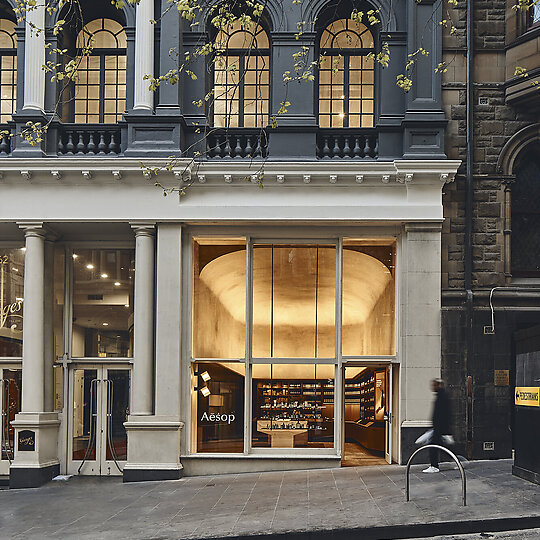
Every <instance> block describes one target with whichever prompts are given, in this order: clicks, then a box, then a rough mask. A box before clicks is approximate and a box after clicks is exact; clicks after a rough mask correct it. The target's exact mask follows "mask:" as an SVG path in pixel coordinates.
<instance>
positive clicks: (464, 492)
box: [405, 444, 467, 506]
mask: <svg viewBox="0 0 540 540" xmlns="http://www.w3.org/2000/svg"><path fill="white" fill-rule="evenodd" d="M425 448H437V449H439V450H442V451H443V452H446V453H447V454H448V455H449V456H450V457H451V458H452V459H453V460H454V461H455V462H456V465H457V466H458V469H459V472H460V474H461V502H462V503H463V506H467V481H466V479H465V470H464V469H463V466H462V465H461V462H460V461H459V458H458V457H457V456H456V454H454V452H452V451H451V450H448V448H445V447H444V446H440V445H438V444H426V445H425V446H421V447H420V448H418V449H417V450H415V451H414V452H413V453H412V455H411V457H410V458H409V460H408V461H407V471H406V477H405V496H406V501H407V502H409V500H410V481H409V473H410V469H411V463H412V460H413V458H414V456H416V454H418V452H421V451H422V450H424V449H425Z"/></svg>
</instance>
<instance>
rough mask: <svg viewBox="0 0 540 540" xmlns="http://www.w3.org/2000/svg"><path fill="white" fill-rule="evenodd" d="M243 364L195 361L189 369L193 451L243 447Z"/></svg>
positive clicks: (235, 450)
mask: <svg viewBox="0 0 540 540" xmlns="http://www.w3.org/2000/svg"><path fill="white" fill-rule="evenodd" d="M244 380H245V366H244V364H241V363H239V362H219V363H218V362H198V363H195V364H193V372H192V383H193V384H192V394H191V395H192V398H191V399H192V430H191V432H192V438H193V441H192V448H195V449H196V450H195V451H196V452H218V453H239V452H243V451H244V396H245V384H244Z"/></svg>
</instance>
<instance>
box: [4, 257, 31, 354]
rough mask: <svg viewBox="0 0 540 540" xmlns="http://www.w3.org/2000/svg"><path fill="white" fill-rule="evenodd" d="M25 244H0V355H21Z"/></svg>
mask: <svg viewBox="0 0 540 540" xmlns="http://www.w3.org/2000/svg"><path fill="white" fill-rule="evenodd" d="M24 252H25V248H20V249H2V248H0V357H3V356H4V357H20V356H22V331H23V302H24V298H23V287H24Z"/></svg>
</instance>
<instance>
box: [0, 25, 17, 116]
mask: <svg viewBox="0 0 540 540" xmlns="http://www.w3.org/2000/svg"><path fill="white" fill-rule="evenodd" d="M15 27H16V24H15V22H13V21H11V20H9V19H0V122H1V123H2V124H4V123H6V122H8V121H9V120H11V116H12V114H13V113H14V112H15V108H16V100H17V35H16V34H15Z"/></svg>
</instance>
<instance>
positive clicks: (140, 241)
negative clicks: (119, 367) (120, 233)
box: [131, 224, 155, 415]
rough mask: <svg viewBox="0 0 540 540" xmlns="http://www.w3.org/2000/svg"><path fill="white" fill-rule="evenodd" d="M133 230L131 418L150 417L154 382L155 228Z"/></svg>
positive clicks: (140, 226) (144, 226) (140, 227)
mask: <svg viewBox="0 0 540 540" xmlns="http://www.w3.org/2000/svg"><path fill="white" fill-rule="evenodd" d="M132 228H133V229H134V230H135V300H134V302H135V306H134V309H135V313H134V320H133V336H134V338H133V349H134V354H133V357H134V358H133V384H132V388H133V393H132V396H133V397H132V406H133V409H132V410H133V412H132V413H131V414H133V415H151V414H152V411H153V380H154V376H153V375H154V260H155V254H154V225H137V224H133V225H132Z"/></svg>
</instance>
